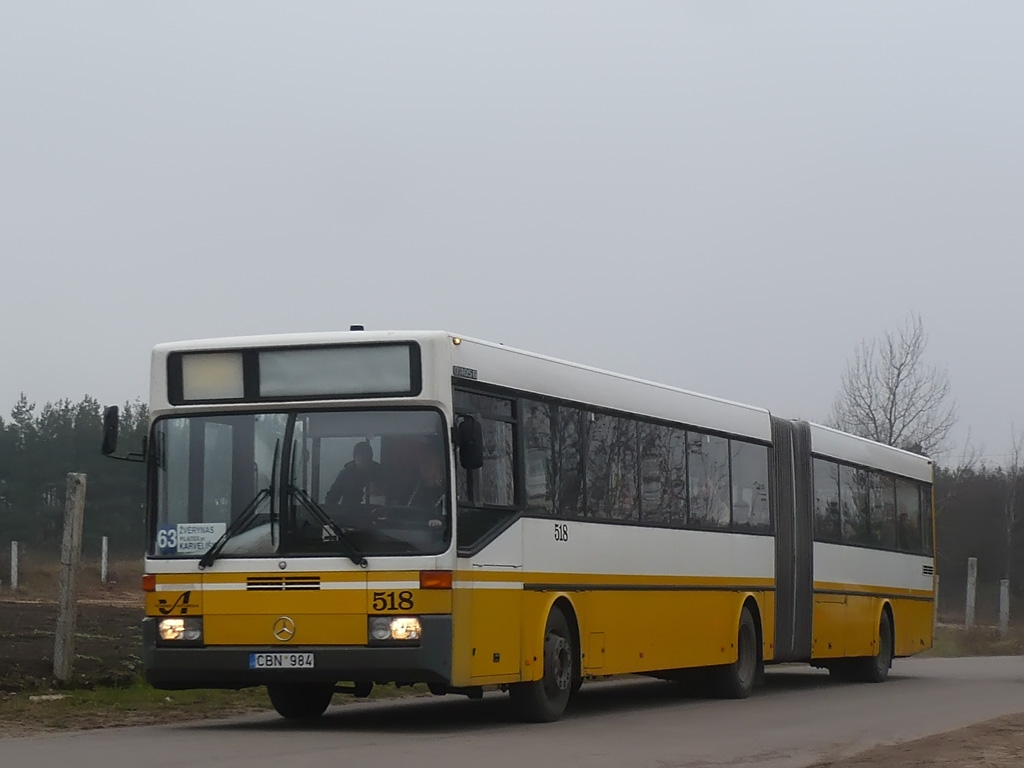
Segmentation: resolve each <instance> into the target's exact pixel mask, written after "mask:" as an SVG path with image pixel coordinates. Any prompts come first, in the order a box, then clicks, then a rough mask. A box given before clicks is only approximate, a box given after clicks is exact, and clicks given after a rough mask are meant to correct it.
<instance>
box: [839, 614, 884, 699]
mask: <svg viewBox="0 0 1024 768" xmlns="http://www.w3.org/2000/svg"><path fill="white" fill-rule="evenodd" d="M892 638H893V632H892V619H890V618H889V611H887V610H883V611H882V618H881V619H880V620H879V622H878V653H876V654H875V655H874V656H862V657H861V658H858V659H850V666H849V670H848V674H849V679H851V680H855V681H856V682H859V683H884V682H885V681H886V679H887V678H888V677H889V668H890V667H891V666H892V657H893V641H892Z"/></svg>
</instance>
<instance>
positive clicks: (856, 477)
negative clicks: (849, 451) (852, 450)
mask: <svg viewBox="0 0 1024 768" xmlns="http://www.w3.org/2000/svg"><path fill="white" fill-rule="evenodd" d="M839 501H840V506H841V507H842V509H841V520H842V526H843V543H844V544H865V545H866V544H870V543H871V531H870V529H869V526H868V520H869V518H870V512H869V509H868V473H867V472H865V471H864V470H863V469H854V468H853V467H846V466H841V467H839Z"/></svg>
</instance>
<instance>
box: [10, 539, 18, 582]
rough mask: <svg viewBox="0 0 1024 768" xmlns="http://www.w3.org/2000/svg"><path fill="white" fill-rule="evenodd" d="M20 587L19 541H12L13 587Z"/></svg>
mask: <svg viewBox="0 0 1024 768" xmlns="http://www.w3.org/2000/svg"><path fill="white" fill-rule="evenodd" d="M17 588H18V542H16V541H12V542H11V589H12V590H13V589H17Z"/></svg>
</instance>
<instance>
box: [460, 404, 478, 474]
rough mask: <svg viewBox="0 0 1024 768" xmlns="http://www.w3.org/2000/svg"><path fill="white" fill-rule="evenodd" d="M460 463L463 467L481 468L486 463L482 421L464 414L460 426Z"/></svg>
mask: <svg viewBox="0 0 1024 768" xmlns="http://www.w3.org/2000/svg"><path fill="white" fill-rule="evenodd" d="M458 439H459V463H460V464H462V467H463V469H480V467H482V466H483V465H484V433H483V430H482V429H481V428H480V422H479V421H477V420H476V419H474V418H473V417H472V416H463V417H462V421H460V422H459V427H458Z"/></svg>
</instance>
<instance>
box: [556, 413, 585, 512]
mask: <svg viewBox="0 0 1024 768" xmlns="http://www.w3.org/2000/svg"><path fill="white" fill-rule="evenodd" d="M557 408H558V412H557V418H553V419H552V420H551V431H552V434H553V435H554V436H555V437H554V439H553V441H552V442H553V443H554V456H553V464H554V468H553V470H552V476H553V477H554V480H555V488H554V490H555V514H556V515H559V516H561V517H576V516H578V515H580V514H582V512H583V457H584V456H585V455H586V453H585V449H584V450H581V446H583V439H584V437H583V436H584V431H583V412H582V411H578V410H576V409H575V408H566V407H565V406H561V405H560V406H557Z"/></svg>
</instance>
